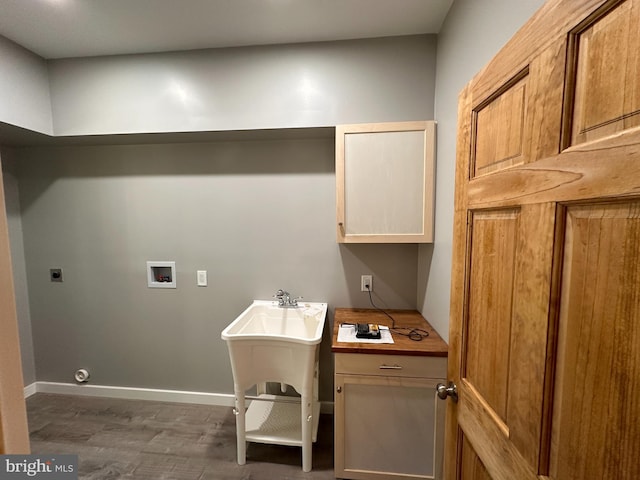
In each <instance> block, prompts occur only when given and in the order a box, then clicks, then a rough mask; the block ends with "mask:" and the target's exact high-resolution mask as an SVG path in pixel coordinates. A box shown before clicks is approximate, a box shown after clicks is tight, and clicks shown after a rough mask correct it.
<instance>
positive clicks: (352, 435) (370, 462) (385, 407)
mask: <svg viewBox="0 0 640 480" xmlns="http://www.w3.org/2000/svg"><path fill="white" fill-rule="evenodd" d="M436 384H437V381H436V380H425V379H419V378H389V377H374V376H360V375H336V388H337V389H338V391H339V393H337V394H336V418H335V421H336V454H335V455H336V476H337V477H340V478H352V479H374V478H407V477H408V476H412V478H413V477H414V476H415V478H425V479H432V478H440V476H441V471H442V465H441V463H442V462H441V458H442V452H441V450H440V449H441V445H442V437H441V434H442V430H443V429H442V427H443V422H444V402H439V401H437V398H436V394H435V386H436ZM338 437H340V438H338Z"/></svg>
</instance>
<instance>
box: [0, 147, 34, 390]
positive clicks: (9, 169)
mask: <svg viewBox="0 0 640 480" xmlns="http://www.w3.org/2000/svg"><path fill="white" fill-rule="evenodd" d="M7 157H8V156H7ZM1 160H2V162H1V163H2V182H3V186H4V201H5V208H6V212H7V226H8V229H9V245H10V246H11V267H12V271H13V283H14V290H15V297H16V314H17V318H18V333H19V336H20V355H21V358H22V376H23V378H24V384H25V385H30V384H32V383H33V382H35V381H36V367H35V359H34V355H33V338H32V334H31V315H30V313H29V296H28V289H27V270H26V264H25V255H24V246H23V234H22V218H21V215H20V198H19V193H18V179H17V178H16V175H15V174H14V167H15V165H14V164H13V162H11V161H10V160H9V158H5V157H4V156H2V158H1Z"/></svg>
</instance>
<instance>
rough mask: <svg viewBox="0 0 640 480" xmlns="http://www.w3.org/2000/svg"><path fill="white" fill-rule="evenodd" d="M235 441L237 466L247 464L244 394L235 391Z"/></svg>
mask: <svg viewBox="0 0 640 480" xmlns="http://www.w3.org/2000/svg"><path fill="white" fill-rule="evenodd" d="M235 394H236V402H235V403H236V410H235V414H236V441H237V444H238V465H244V464H245V463H247V441H246V434H247V432H246V429H245V415H246V409H245V406H244V392H243V391H238V390H236V392H235Z"/></svg>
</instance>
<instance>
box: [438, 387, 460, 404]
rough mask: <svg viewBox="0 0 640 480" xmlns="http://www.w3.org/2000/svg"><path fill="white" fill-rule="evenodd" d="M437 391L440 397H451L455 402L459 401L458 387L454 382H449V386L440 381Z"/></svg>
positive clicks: (444, 398)
mask: <svg viewBox="0 0 640 480" xmlns="http://www.w3.org/2000/svg"><path fill="white" fill-rule="evenodd" d="M436 391H437V392H438V398H441V399H442V400H446V399H447V397H451V400H453V403H458V387H456V384H455V383H453V382H449V386H446V385H445V384H444V383H439V384H438V385H437V386H436Z"/></svg>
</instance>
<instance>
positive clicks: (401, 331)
mask: <svg viewBox="0 0 640 480" xmlns="http://www.w3.org/2000/svg"><path fill="white" fill-rule="evenodd" d="M365 286H366V288H367V292H369V302H371V305H372V306H373V308H375V309H376V310H379V311H380V312H382V313H384V314H385V315H386V316H387V317H389V318H390V319H391V327H390V328H389V330H390V331H392V332H393V333H396V334H398V335H402V336H405V337H409V338H410V339H411V340H413V341H415V342H421V341H422V339H423V338H427V337H428V336H429V332H427V331H426V330H424V329H422V328H415V327H396V319H395V318H393V317H392V316H391V315H389V313H388V312H387V311H386V310H384V309H382V308H380V307H378V306H377V305H376V304H375V303H373V297H372V296H371V288H369V285H365Z"/></svg>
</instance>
